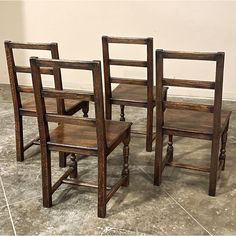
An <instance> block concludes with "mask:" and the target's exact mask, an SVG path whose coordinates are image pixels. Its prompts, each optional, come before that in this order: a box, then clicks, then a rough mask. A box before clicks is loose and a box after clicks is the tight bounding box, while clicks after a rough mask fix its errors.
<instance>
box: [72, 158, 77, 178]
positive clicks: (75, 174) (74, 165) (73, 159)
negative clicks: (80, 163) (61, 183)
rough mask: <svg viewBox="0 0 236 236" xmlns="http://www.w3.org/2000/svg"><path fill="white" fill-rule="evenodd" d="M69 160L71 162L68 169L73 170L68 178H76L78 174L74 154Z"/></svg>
mask: <svg viewBox="0 0 236 236" xmlns="http://www.w3.org/2000/svg"><path fill="white" fill-rule="evenodd" d="M70 160H71V164H70V167H71V168H73V172H72V173H71V174H70V178H76V177H77V175H78V172H77V161H76V156H75V154H71V158H70Z"/></svg>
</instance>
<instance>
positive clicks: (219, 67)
mask: <svg viewBox="0 0 236 236" xmlns="http://www.w3.org/2000/svg"><path fill="white" fill-rule="evenodd" d="M224 56H225V54H224V53H223V52H217V53H197V52H194V53H192V52H178V51H164V50H160V49H158V50H156V89H157V100H156V102H157V119H160V120H159V122H160V124H162V123H163V111H164V109H165V108H174V109H184V110H186V109H187V110H195V111H203V112H211V113H214V114H213V117H214V118H213V127H214V128H213V134H216V135H219V132H220V123H221V106H222V89H223V74H224ZM164 59H180V60H201V61H213V62H216V73H215V81H199V80H186V79H170V78H165V77H164V76H163V61H164ZM163 86H169V87H170V86H176V87H187V88H199V89H211V90H214V104H213V105H208V104H195V103H186V102H174V101H162V97H161V91H162V88H163Z"/></svg>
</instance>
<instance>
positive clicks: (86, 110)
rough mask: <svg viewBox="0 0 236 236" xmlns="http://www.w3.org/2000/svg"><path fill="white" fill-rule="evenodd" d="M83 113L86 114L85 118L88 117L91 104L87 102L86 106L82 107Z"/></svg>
mask: <svg viewBox="0 0 236 236" xmlns="http://www.w3.org/2000/svg"><path fill="white" fill-rule="evenodd" d="M82 111H83V113H84V115H83V117H88V112H89V102H86V105H85V106H83V107H82Z"/></svg>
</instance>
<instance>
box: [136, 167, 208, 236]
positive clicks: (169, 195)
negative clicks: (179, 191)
mask: <svg viewBox="0 0 236 236" xmlns="http://www.w3.org/2000/svg"><path fill="white" fill-rule="evenodd" d="M138 168H139V169H140V170H141V171H142V172H143V173H145V174H146V175H147V176H148V177H149V178H151V179H152V177H151V176H150V174H148V173H147V172H146V171H145V170H144V169H143V168H142V167H139V166H138ZM162 190H163V191H164V193H165V194H166V195H167V196H168V197H170V198H171V199H172V200H173V201H174V202H175V204H176V205H178V206H179V207H180V208H181V209H182V210H183V211H184V212H185V213H186V214H187V215H188V216H190V217H191V219H193V220H194V221H195V222H196V223H197V224H198V225H199V226H200V227H201V228H202V229H203V230H205V231H206V232H207V233H208V234H209V235H211V236H213V234H212V233H210V232H209V231H208V230H207V229H206V228H205V227H204V226H203V225H202V224H201V223H200V222H199V221H198V220H197V219H196V218H195V217H194V216H192V215H191V214H190V213H189V212H188V211H187V210H186V209H185V208H184V207H183V206H182V205H181V204H180V203H179V202H178V201H177V200H176V199H175V198H174V197H172V196H171V194H169V193H168V191H166V190H165V189H163V188H162Z"/></svg>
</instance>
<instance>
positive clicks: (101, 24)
mask: <svg viewBox="0 0 236 236" xmlns="http://www.w3.org/2000/svg"><path fill="white" fill-rule="evenodd" d="M235 12H236V1H120V0H119V1H112V0H111V1H98V0H97V1H66V0H64V1H17V2H13V1H6V2H3V1H1V2H0V83H8V76H7V71H6V65H5V63H6V62H5V53H4V48H3V41H4V40H5V39H10V40H17V41H29V42H52V41H53V42H55V41H56V42H58V43H59V47H60V56H61V58H67V59H84V60H90V59H101V58H102V51H101V36H102V35H110V36H131V37H147V36H152V37H154V39H155V40H154V42H155V43H154V46H155V48H163V49H168V50H189V51H213V52H214V51H224V52H225V53H226V61H225V77H224V79H225V80H224V98H225V99H234V100H236V89H235V88H236V62H235V58H236V27H235V25H236V14H235ZM113 51H114V53H117V54H118V56H120V55H121V53H123V52H127V51H128V49H127V48H122V50H119V49H118V48H116V47H115V48H114V50H113ZM128 54H129V56H132V57H133V58H134V59H135V58H136V57H138V58H139V57H141V56H142V52H141V51H139V50H138V49H136V48H135V49H134V50H130V51H129V53H128ZM208 69H209V71H208ZM213 69H214V67H213V65H209V63H206V65H205V64H202V63H197V64H193V63H188V64H183V63H181V64H179V63H178V64H177V63H169V64H168V65H167V67H166V74H167V75H170V76H175V77H176V76H180V77H182V78H184V77H185V78H188V77H189V75H193V76H194V78H197V79H202V80H208V79H213V78H214V76H212V73H213V71H214V70H213ZM115 72H116V73H118V69H117V70H116V71H115ZM208 72H209V73H208ZM120 75H121V76H122V75H124V76H132V75H133V76H137V77H142V76H143V75H144V72H143V71H139V70H138V71H137V72H135V71H134V70H133V71H130V70H128V69H126V70H124V71H121V72H120ZM208 75H210V76H208ZM83 78H84V77H83ZM66 83H67V84H68V86H69V87H78V86H79V85H78V82H77V81H76V82H75V79H71V78H68V79H67V80H66ZM80 84H81V86H82V87H83V88H85V87H88V86H89V83H88V80H87V79H81V80H80ZM90 85H91V84H90ZM181 92H182V91H181V90H177V91H175V93H176V94H180V93H181ZM184 94H185V95H188V96H189V95H190V96H209V94H208V93H205V92H204V91H203V92H202V91H197V93H193V91H192V90H189V89H188V90H186V91H185V92H184Z"/></svg>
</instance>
